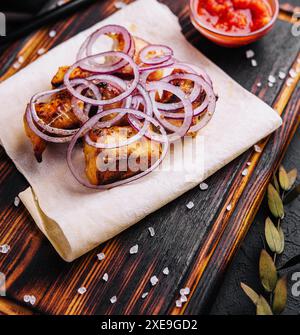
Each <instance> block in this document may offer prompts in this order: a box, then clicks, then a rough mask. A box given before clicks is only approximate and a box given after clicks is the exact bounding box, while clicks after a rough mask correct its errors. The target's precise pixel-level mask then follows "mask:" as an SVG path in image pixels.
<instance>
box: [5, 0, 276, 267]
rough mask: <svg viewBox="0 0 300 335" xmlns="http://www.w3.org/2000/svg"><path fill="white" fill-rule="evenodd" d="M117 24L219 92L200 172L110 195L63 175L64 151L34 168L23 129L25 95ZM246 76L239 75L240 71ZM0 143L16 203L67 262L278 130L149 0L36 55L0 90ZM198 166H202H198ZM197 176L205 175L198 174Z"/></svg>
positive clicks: (154, 177) (149, 180)
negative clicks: (14, 176) (18, 179)
mask: <svg viewBox="0 0 300 335" xmlns="http://www.w3.org/2000/svg"><path fill="white" fill-rule="evenodd" d="M109 23H116V24H121V25H124V26H125V27H127V28H128V29H129V30H130V31H131V32H132V33H133V34H134V35H136V36H139V37H142V38H144V39H145V40H147V41H149V42H152V43H162V44H167V45H169V46H170V47H172V48H173V49H174V51H175V56H176V58H177V59H180V60H183V61H186V62H190V63H193V64H196V65H199V66H203V67H204V68H205V69H206V71H207V72H208V73H209V75H210V76H211V78H212V80H213V82H214V87H215V90H216V91H217V92H218V94H219V97H220V98H219V101H218V104H217V109H216V113H215V115H214V117H213V119H212V121H211V122H210V123H209V125H208V126H207V127H206V128H205V129H204V130H203V131H201V132H200V134H199V136H201V138H202V139H204V140H203V141H202V142H203V143H204V144H203V146H201V147H202V148H203V150H201V151H199V152H198V153H197V154H198V155H200V154H201V160H202V162H203V164H204V165H203V166H204V171H203V170H202V169H200V167H199V168H197V166H196V168H194V167H191V170H190V171H192V177H193V178H192V181H187V179H186V178H185V177H186V172H184V171H168V172H166V171H158V172H153V173H152V174H150V175H148V176H146V177H144V178H142V179H140V180H138V181H136V182H134V183H132V184H129V185H125V186H121V187H118V188H115V189H112V190H109V191H104V192H96V191H91V190H89V189H85V188H84V187H82V186H81V185H80V184H78V183H77V182H76V181H75V180H74V178H73V176H72V175H71V173H70V172H69V170H68V167H67V164H66V159H65V153H66V146H65V145H62V146H59V145H58V146H57V145H56V146H55V145H50V146H49V147H48V148H47V150H46V152H45V153H44V159H43V163H41V164H38V163H37V162H36V161H35V158H34V156H33V153H32V147H31V143H30V142H29V140H28V139H27V138H26V136H25V134H24V130H23V121H22V118H23V113H24V110H25V107H26V104H27V103H28V101H29V99H30V97H31V96H32V95H33V94H35V93H37V92H40V91H43V90H47V89H49V88H50V81H51V78H52V76H53V75H54V74H55V72H56V71H57V68H58V67H59V66H62V65H70V64H72V63H73V62H74V60H75V55H76V52H77V51H78V48H79V47H80V45H81V43H82V42H83V40H84V39H85V38H86V37H87V36H88V35H89V34H90V33H91V32H93V31H94V30H95V29H97V28H99V27H100V26H103V25H106V24H109ZM245 71H246V70H245ZM0 106H1V110H0V139H1V143H2V145H3V146H4V148H5V150H6V152H7V153H8V155H9V156H10V157H11V158H12V160H13V161H14V163H15V165H16V167H17V168H18V169H19V170H20V171H21V173H23V174H24V176H25V177H26V178H27V180H28V182H29V183H30V185H31V188H28V189H27V190H26V191H24V192H22V193H21V194H20V198H21V200H22V201H23V203H24V204H25V206H26V207H27V209H28V210H29V212H30V213H31V215H32V217H33V219H34V221H35V222H36V224H37V225H38V226H39V228H40V229H41V231H42V232H43V233H44V234H45V235H46V236H47V237H48V239H49V240H50V242H51V243H52V244H53V246H54V247H55V249H56V250H57V252H58V253H59V254H60V255H61V257H62V258H63V259H65V260H66V261H72V260H74V259H75V258H77V257H79V256H81V255H82V254H84V253H86V252H88V251H89V250H91V249H93V248H94V247H96V246H97V245H99V244H100V243H102V242H104V241H106V240H108V239H110V238H112V237H113V236H115V235H117V234H119V233H120V232H121V231H123V230H125V229H127V228H128V227H130V226H131V225H133V224H135V223H137V222H138V221H140V220H141V219H142V218H144V217H145V216H147V215H148V214H150V213H151V212H154V211H155V210H157V209H159V208H160V207H162V206H164V205H165V204H167V203H168V202H170V201H172V200H174V199H175V198H177V197H178V196H180V195H181V194H183V193H184V192H186V191H188V190H189V189H191V188H193V187H194V186H195V185H197V184H199V183H200V182H201V181H202V180H203V178H206V177H208V176H210V175H211V174H213V173H214V172H216V171H217V170H218V169H220V168H222V167H223V166H224V165H226V164H227V163H229V162H230V161H231V160H233V159H234V158H236V157H237V156H238V155H240V154H241V153H243V152H244V151H245V150H247V149H248V148H249V147H251V146H252V145H253V144H255V143H256V142H257V141H259V140H260V139H262V138H264V137H265V136H267V135H268V134H270V133H271V132H273V131H274V130H275V129H276V128H278V127H279V126H280V125H281V119H280V117H279V116H278V115H277V114H276V112H275V111H273V110H272V109H271V108H270V107H269V106H267V105H266V104H265V103H263V102H262V101H261V100H259V99H258V98H257V97H255V96H254V95H252V94H251V93H249V92H247V91H246V90H245V89H243V88H242V87H241V86H240V85H238V84H237V83H236V82H235V81H233V80H232V79H231V78H230V77H229V76H227V75H226V74H225V73H224V72H223V71H222V70H220V69H219V68H218V67H217V66H216V65H214V64H213V63H212V62H210V61H209V60H208V59H207V58H205V57H204V56H203V55H202V54H201V53H200V52H199V51H197V50H196V49H195V48H194V47H192V46H191V45H190V44H189V43H188V42H187V41H186V39H185V38H184V36H183V35H182V34H181V29H180V25H179V23H178V19H177V17H176V16H174V14H172V12H171V11H170V10H169V9H168V8H167V7H166V6H164V5H162V4H159V3H158V2H156V1H155V0H139V1H137V2H135V3H134V4H132V5H130V6H127V7H126V8H124V9H122V10H121V11H119V12H117V13H116V14H114V15H113V16H111V17H109V18H108V19H106V20H104V21H102V22H100V23H99V24H97V25H95V26H93V27H91V28H90V29H88V30H86V31H84V32H82V33H80V34H78V35H77V36H75V37H73V38H71V39H70V40H68V41H66V42H65V43H63V44H61V45H59V46H58V47H56V48H54V49H53V50H51V51H50V52H48V53H47V54H45V55H43V56H42V57H40V58H39V59H38V60H37V61H35V62H34V63H32V64H30V65H28V66H27V67H26V68H25V69H23V70H21V71H20V72H19V73H17V74H16V75H14V76H13V77H11V78H10V79H8V80H6V81H5V82H3V83H2V84H1V85H0ZM200 165H201V164H200ZM203 172H204V174H203Z"/></svg>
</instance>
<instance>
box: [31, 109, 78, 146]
mask: <svg viewBox="0 0 300 335" xmlns="http://www.w3.org/2000/svg"><path fill="white" fill-rule="evenodd" d="M25 118H26V121H27V124H28V126H29V128H30V129H31V130H32V131H33V132H34V133H35V134H36V135H37V136H39V137H40V138H42V139H43V140H45V141H47V142H52V143H66V142H70V141H71V140H72V138H73V136H72V135H70V136H64V137H60V136H57V137H55V136H50V135H47V134H45V133H43V132H42V131H41V130H40V129H38V127H37V126H36V125H35V124H34V121H33V119H32V115H31V110H30V107H29V105H28V106H27V108H26V112H25Z"/></svg>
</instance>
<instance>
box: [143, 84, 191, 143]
mask: <svg viewBox="0 0 300 335" xmlns="http://www.w3.org/2000/svg"><path fill="white" fill-rule="evenodd" d="M146 88H147V90H149V91H150V97H151V99H152V105H153V111H154V114H155V116H156V118H157V119H158V120H159V122H160V123H161V124H162V125H163V126H164V127H165V128H166V129H168V130H169V131H173V134H170V135H168V138H169V141H170V142H174V141H176V140H178V139H179V138H181V137H183V136H184V135H185V134H186V133H187V132H188V130H189V128H190V127H191V123H192V120H193V106H192V103H191V102H190V100H189V99H188V98H187V97H186V96H185V94H184V93H183V92H182V91H181V90H180V89H179V88H178V87H176V86H174V85H171V84H169V83H165V82H162V81H157V82H150V83H148V84H147V86H146ZM157 91H168V92H171V93H173V94H174V95H175V96H177V97H178V98H179V99H180V100H181V101H182V103H183V108H184V112H185V113H184V114H185V115H184V119H183V121H182V125H181V126H179V127H178V126H176V125H173V124H171V123H170V122H168V121H167V120H165V117H164V116H163V115H162V114H161V112H160V110H159V109H158V107H157V102H156V100H155V95H156V92H157Z"/></svg>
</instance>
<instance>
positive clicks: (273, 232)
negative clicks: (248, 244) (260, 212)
mask: <svg viewBox="0 0 300 335" xmlns="http://www.w3.org/2000/svg"><path fill="white" fill-rule="evenodd" d="M265 236H266V241H267V243H268V246H269V248H270V249H271V251H273V252H275V253H276V254H279V253H280V251H281V249H282V240H281V236H280V234H279V231H278V230H277V228H276V227H275V225H274V223H273V222H272V220H271V219H270V218H267V219H266V222H265ZM281 252H282V251H281Z"/></svg>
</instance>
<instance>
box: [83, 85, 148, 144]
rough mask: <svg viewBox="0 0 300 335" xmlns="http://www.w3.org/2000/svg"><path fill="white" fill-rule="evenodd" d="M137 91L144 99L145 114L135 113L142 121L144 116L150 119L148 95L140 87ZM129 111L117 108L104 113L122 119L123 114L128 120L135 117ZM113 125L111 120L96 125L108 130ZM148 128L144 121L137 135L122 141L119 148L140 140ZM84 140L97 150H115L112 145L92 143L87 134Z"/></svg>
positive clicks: (146, 122) (139, 86)
mask: <svg viewBox="0 0 300 335" xmlns="http://www.w3.org/2000/svg"><path fill="white" fill-rule="evenodd" d="M137 89H138V91H139V93H140V94H141V95H142V97H143V99H144V104H145V111H146V113H143V112H139V111H137V112H138V113H139V117H141V118H143V119H145V115H147V116H149V117H152V113H153V112H152V111H153V109H152V103H151V99H150V97H149V95H148V92H147V91H146V90H145V89H144V88H143V87H142V86H141V85H138V87H137ZM130 110H131V111H132V109H128V108H117V109H112V110H109V111H106V112H107V115H111V114H114V113H115V114H117V115H121V117H124V116H125V114H129V115H128V118H129V117H130V116H132V117H135V116H134V115H131V114H132V113H131V114H130V113H128V111H130ZM103 113H104V112H102V113H101V114H103ZM113 123H115V121H114V119H112V120H110V121H100V122H99V123H98V124H97V126H98V127H99V128H104V127H105V128H108V127H111V126H112V124H113ZM148 128H149V122H148V121H147V119H146V120H145V122H144V124H143V126H142V127H141V129H139V131H138V133H137V134H136V135H135V136H133V137H131V138H130V139H128V140H126V141H124V142H123V143H122V144H121V145H119V146H120V147H121V146H126V145H129V144H131V143H133V142H136V141H137V140H139V139H140V138H142V137H143V136H144V135H145V133H146V131H147V129H148ZM85 140H86V142H87V143H88V144H89V145H91V146H93V147H94V148H98V149H113V148H115V145H114V144H101V143H98V142H94V141H92V140H91V138H90V136H89V134H86V136H85Z"/></svg>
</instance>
